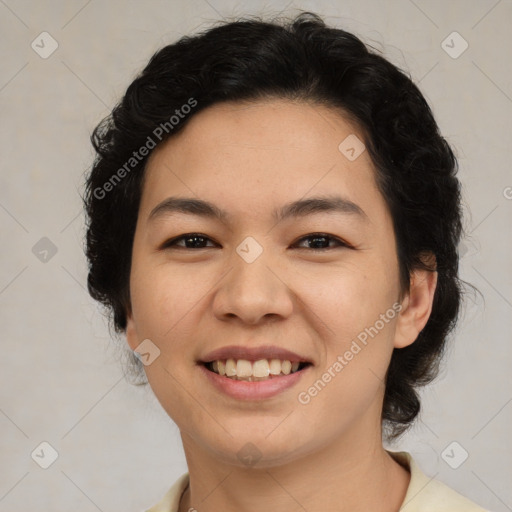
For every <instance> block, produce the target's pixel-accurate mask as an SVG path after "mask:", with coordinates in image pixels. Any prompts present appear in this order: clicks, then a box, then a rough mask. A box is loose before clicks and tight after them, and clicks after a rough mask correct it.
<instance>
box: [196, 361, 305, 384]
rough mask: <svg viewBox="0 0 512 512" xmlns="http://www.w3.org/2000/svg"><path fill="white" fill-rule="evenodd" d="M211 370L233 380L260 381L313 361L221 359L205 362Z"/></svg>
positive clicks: (298, 369)
mask: <svg viewBox="0 0 512 512" xmlns="http://www.w3.org/2000/svg"><path fill="white" fill-rule="evenodd" d="M203 364H204V366H205V367H206V368H207V369H208V370H209V371H211V372H213V373H216V374H217V375H220V376H222V377H226V378H228V379H232V380H242V381H246V382H260V381H265V380H270V379H275V378H277V377H285V376H286V375H290V374H292V373H297V372H300V371H302V370H304V369H305V368H307V367H308V366H311V363H308V362H306V361H293V362H292V361H290V360H287V359H284V360H281V359H258V360H257V361H249V360H247V359H219V360H216V361H209V362H205V363H203Z"/></svg>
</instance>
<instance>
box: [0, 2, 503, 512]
mask: <svg viewBox="0 0 512 512" xmlns="http://www.w3.org/2000/svg"><path fill="white" fill-rule="evenodd" d="M297 9H301V10H312V11H314V12H317V13H318V14H320V15H322V16H324V17H325V20H326V21H327V23H329V24H333V25H336V26H338V27H340V28H345V29H347V30H349V31H353V32H354V33H355V34H356V35H358V36H359V37H361V38H362V39H363V40H364V41H365V42H367V43H369V44H371V45H372V46H374V47H375V48H378V49H381V50H382V51H383V52H384V55H385V56H386V57H387V58H389V59H390V60H391V61H392V62H393V63H394V64H396V65H398V66H399V67H401V68H402V69H405V70H407V71H408V72H409V73H410V75H411V77H412V78H413V80H415V81H416V83H418V85H419V87H420V88H421V90H422V92H423V93H424V94H425V96H426V98H427V100H428V101H429V103H430V104H431V106H432V109H433V111H434V115H435V116H436V119H437V121H438V123H439V126H440V128H441V131H442V133H443V134H444V136H445V137H446V138H447V139H448V141H449V142H450V143H451V144H452V146H453V148H454V149H455V151H456V154H457V157H458V159H459V165H460V179H461V181H462V183H463V193H464V204H465V210H466V211H465V214H466V229H467V230H468V232H469V233H470V235H471V236H470V239H469V240H467V241H465V242H464V244H463V245H462V247H461V250H462V253H463V259H462V264H461V275H462V278H463V279H465V280H466V281H468V282H470V283H473V284H474V285H475V286H476V287H477V288H478V289H479V290H480V291H481V292H482V294H483V296H484V298H485V301H484V300H482V299H481V298H480V297H479V296H474V295H469V296H468V298H467V302H466V305H465V308H464V312H463V316H462V317H461V320H460V324H459V327H458V329H457V331H456V333H455V336H454V337H453V339H452V340H451V342H450V349H449V351H448V353H447V357H446V360H445V364H444V365H443V369H442V371H441V374H440V376H439V378H438V379H437V381H436V382H435V383H434V384H433V385H431V386H429V387H428V388H426V389H425V390H424V391H423V392H422V397H423V412H422V414H421V418H420V419H419V420H418V421H417V423H416V426H415V427H414V429H413V430H412V431H411V432H410V433H409V434H407V435H406V436H405V437H404V438H403V439H402V440H401V441H400V442H399V443H398V445H396V446H393V447H391V448H392V449H394V450H408V451H410V452H411V453H412V454H413V456H415V457H416V458H417V460H418V462H419V463H420V466H421V467H422V469H423V471H424V472H426V473H427V474H428V475H429V476H435V477H436V478H437V479H440V480H442V481H444V482H445V483H447V484H448V485H450V486H451V487H453V488H454V489H456V490H458V491H459V492H460V493H462V494H464V495H466V496H468V497H469V498H470V499H472V500H474V501H477V502H478V503H479V504H481V505H482V506H484V507H485V508H487V509H489V510H493V511H496V512H505V511H507V510H512V488H511V486H510V482H511V481H512V468H511V464H510V460H512V441H511V439H512V438H511V436H510V426H511V418H512V403H511V401H512V386H511V379H510V368H511V366H512V358H511V354H512V348H511V347H512V329H511V327H512V322H511V318H512V265H511V262H512V236H511V220H512V188H511V187H512V174H511V171H510V169H511V166H510V146H511V142H512V140H511V137H510V133H511V131H512V72H511V67H510V62H511V57H512V55H511V53H512V52H511V49H512V37H511V32H512V31H511V29H510V27H511V26H512V2H511V1H510V0H501V1H496V0H480V1H476V2H467V1H464V0H458V1H451V2H446V1H444V0H425V1H421V0H416V1H415V2H413V1H412V0H394V1H388V2H381V1H377V0H345V1H336V2H332V1H331V0H326V1H317V2H314V1H304V2H299V1H296V2H289V3H288V2H260V1H256V0H254V1H245V2H244V3H243V4H242V3H240V2H237V1H235V0H208V1H206V0H179V1H178V0H176V1H158V0H148V1H145V2H141V1H121V0H108V1H106V0H105V1H102V0H89V1H87V0H73V1H69V0H68V1H65V2H64V1H61V2H58V1H35V0H34V1H29V0H0V33H1V43H0V53H1V63H2V64H1V67H0V109H1V118H0V119H1V127H0V135H1V138H0V141H1V142H0V155H1V159H0V161H1V163H0V166H1V167H0V169H1V171H0V172H1V175H0V180H1V181H0V227H1V230H2V231H1V233H2V240H3V246H2V250H1V266H0V308H1V324H0V325H1V327H0V329H1V336H2V358H1V363H0V364H1V372H0V431H1V437H0V445H1V455H0V465H1V467H0V511H6V512H7V511H9V512H18V511H19V512H21V511H24V512H26V511H27V510H40V511H55V510H74V511H76V512H94V511H97V510H100V511H119V512H121V511H127V510H133V511H139V510H144V509H145V508H149V507H150V506H151V505H153V504H154V503H156V502H157V501H159V500H160V498H161V497H162V496H163V494H164V493H165V492H166V491H167V489H168V488H169V487H170V485H171V484H172V483H173V482H174V481H175V479H176V478H177V477H178V476H179V475H181V474H182V473H183V472H185V471H186V464H185V459H184V455H183V451H182V448H181V441H180V438H179V432H178V429H177V427H176V425H175V424H173V423H172V421H171V420H170V419H169V418H168V417H167V415H166V414H165V413H164V412H163V410H162V409H161V407H160V405H159V404H158V402H157V401H156V399H155V398H154V397H153V396H152V393H151V391H150V389H149V388H145V389H141V388H137V387H135V386H132V385H130V384H129V383H127V382H126V380H125V379H124V377H123V372H122V369H121V366H120V364H119V362H118V360H117V356H116V354H117V350H116V348H115V342H114V341H112V340H111V337H110V335H109V331H108V326H107V323H106V321H105V320H104V318H103V316H102V314H101V311H100V310H99V309H98V307H97V305H96V304H95V303H94V302H93V301H92V299H90V298H89V296H88V294H87V292H86V288H85V283H86V275H87V272H86V270H87V267H86V261H85V257H84V255H83V236H84V217H83V214H82V210H81V208H82V206H81V201H80V195H79V194H80V192H81V191H82V190H83V178H84V172H85V171H86V170H87V169H88V168H89V167H90V165H91V162H92V158H93V152H92V148H91V146H90V143H89V135H90V132H91V130H92V129H93V128H94V126H95V125H96V124H97V123H98V122H99V121H100V119H102V118H103V117H104V116H105V115H106V114H107V113H108V112H109V109H111V108H112V107H113V106H114V104H115V103H116V102H117V100H118V99H119V98H120V96H121V95H122V94H123V92H124V90H125V89H126V87H127V86H128V84H129V83H130V82H131V80H132V79H133V78H134V76H135V74H136V73H137V72H139V71H140V70H141V69H142V67H143V66H144V65H145V63H146V62H147V60H148V59H149V57H150V56H151V55H152V54H153V53H154V52H155V51H156V50H157V49H159V48H160V47H161V46H163V45H165V44H168V43H171V42H174V41H176V40H177V39H178V38H180V37H181V36H183V35H185V34H189V33H194V32H197V31H198V30H202V29H205V28H207V27H208V26H210V24H211V23H213V22H214V21H215V20H219V19H221V18H226V17H234V16H243V15H244V14H257V15H263V16H265V15H269V16H273V15H277V14H278V13H280V12H281V11H282V16H288V15H294V14H297ZM43 32H46V33H47V34H42V33H43ZM454 32H457V34H454ZM41 34H42V35H41ZM56 45H58V46H57V47H56ZM466 45H467V48H466ZM54 47H56V49H55V51H53V53H51V54H49V53H50V52H51V51H52V50H53V49H54ZM42 442H46V443H49V445H50V446H48V445H46V444H45V445H41V443H42ZM453 443H456V444H453ZM52 450H55V452H56V456H57V458H56V459H55V456H53V459H55V460H54V462H53V463H52V464H51V465H50V466H49V467H48V468H47V469H43V468H42V467H41V463H44V461H43V459H44V460H46V462H49V461H50V460H51V459H52V454H54V452H53V451H52ZM466 453H467V459H466V460H465V461H464V462H462V463H460V461H461V460H462V459H464V458H465V457H466ZM38 454H39V458H38ZM42 454H44V456H43V455H42ZM454 460H455V462H456V463H454V462H453V461H454ZM448 462H450V464H449V463H448ZM454 465H458V467H457V468H456V469H454V468H453V467H452V466H454Z"/></svg>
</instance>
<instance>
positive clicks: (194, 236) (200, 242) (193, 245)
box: [161, 233, 211, 249]
mask: <svg viewBox="0 0 512 512" xmlns="http://www.w3.org/2000/svg"><path fill="white" fill-rule="evenodd" d="M208 240H210V241H211V239H210V238H208V237H207V236H206V235H203V234H201V233H186V234H184V235H180V236H177V237H175V238H171V239H170V240H167V241H166V242H164V244H163V245H162V247H161V248H162V249H168V248H171V247H179V248H182V249H207V247H206V246H205V245H204V244H205V243H206V241H208ZM181 241H183V242H184V245H183V244H178V242H181Z"/></svg>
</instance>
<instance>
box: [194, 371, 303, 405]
mask: <svg viewBox="0 0 512 512" xmlns="http://www.w3.org/2000/svg"><path fill="white" fill-rule="evenodd" d="M198 366H199V368H200V370H201V371H202V372H203V374H204V375H205V377H206V378H207V379H208V380H209V381H210V382H211V383H212V384H213V386H215V387H216V388H217V389H218V390H219V391H222V392H223V393H225V394H226V395H228V396H230V397H232V398H236V399H238V400H263V399H265V398H272V397H273V396H276V395H278V394H279V393H281V392H283V391H285V390H286V389H289V388H291V387H292V386H294V385H295V384H297V382H299V380H300V379H301V377H302V374H303V373H304V372H306V371H308V369H309V366H307V367H306V368H304V369H302V370H300V371H298V372H295V373H290V374H289V375H283V376H281V377H274V378H271V379H268V380H260V381H256V382H249V381H243V380H235V379H230V378H228V377H223V376H221V375H219V374H218V373H215V372H212V371H210V370H208V369H207V368H206V367H205V366H204V365H202V364H199V365H198Z"/></svg>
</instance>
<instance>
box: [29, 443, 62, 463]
mask: <svg viewBox="0 0 512 512" xmlns="http://www.w3.org/2000/svg"><path fill="white" fill-rule="evenodd" d="M30 456H31V457H32V460H33V461H34V462H35V463H36V464H37V465H38V466H40V467H41V468H43V469H48V468H49V467H50V466H51V465H52V464H53V463H54V462H55V461H56V460H57V459H58V457H59V453H58V452H57V450H56V449H55V448H54V447H53V446H52V445H51V444H50V443H48V442H47V441H43V442H42V443H39V444H38V445H37V447H36V448H35V449H34V451H33V452H32V453H31V454H30Z"/></svg>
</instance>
